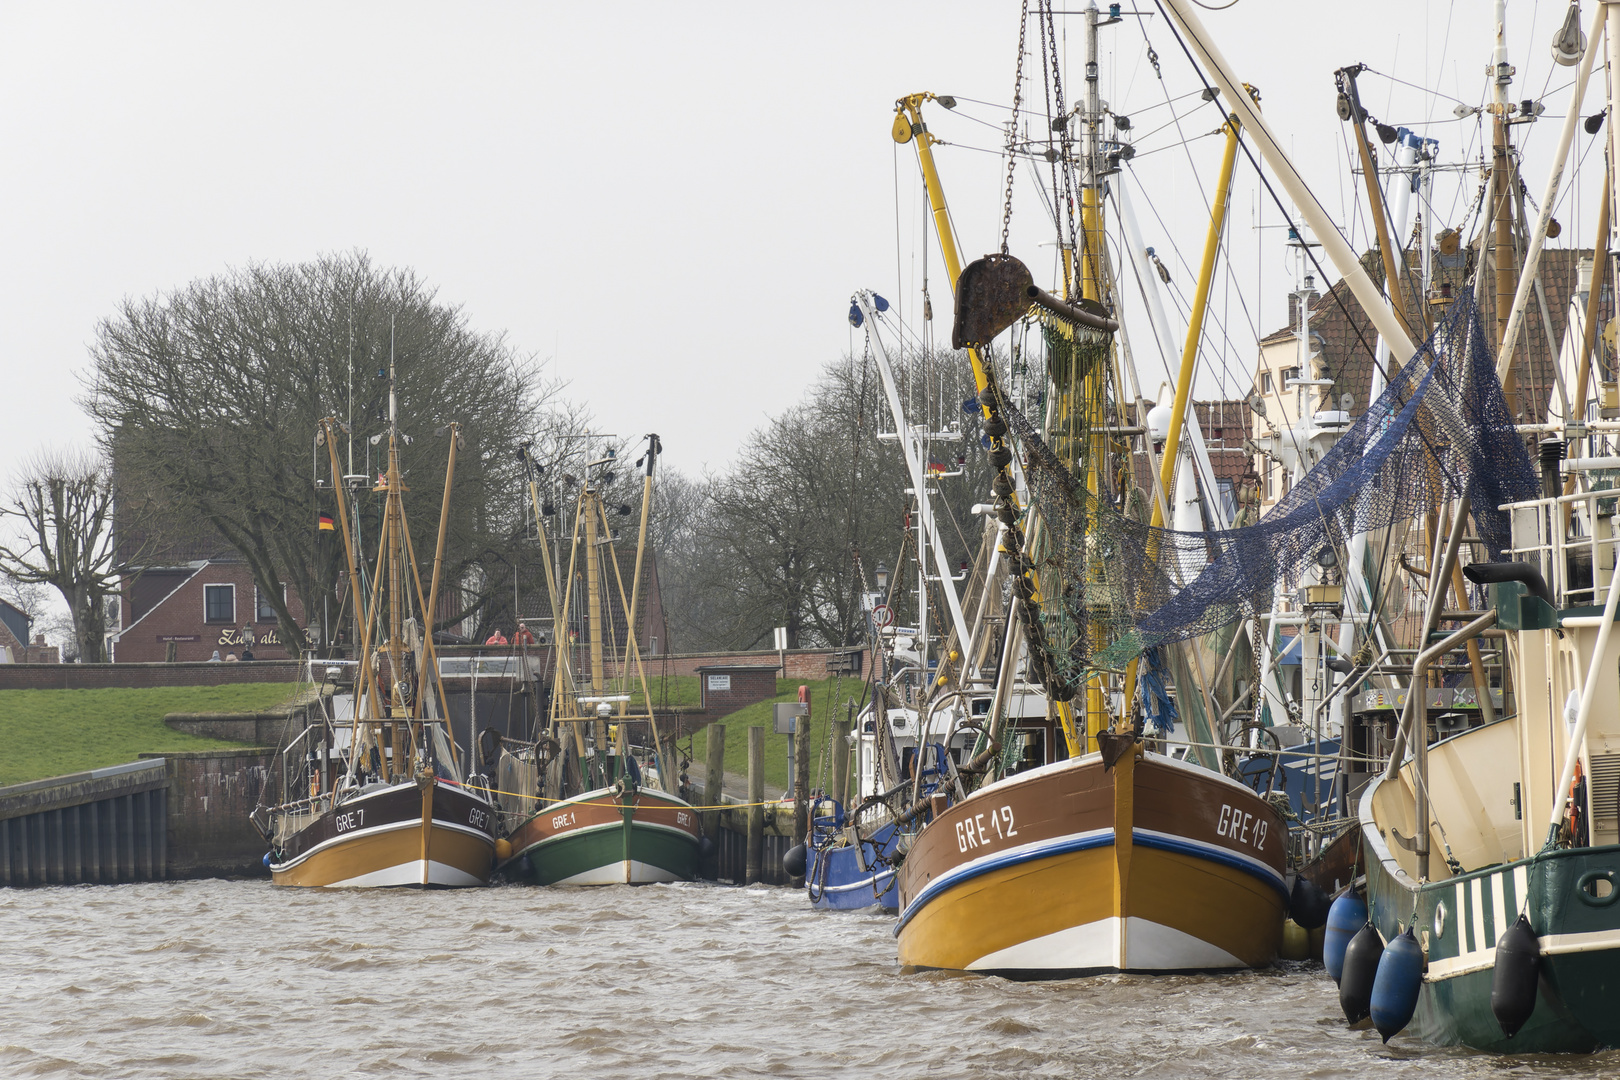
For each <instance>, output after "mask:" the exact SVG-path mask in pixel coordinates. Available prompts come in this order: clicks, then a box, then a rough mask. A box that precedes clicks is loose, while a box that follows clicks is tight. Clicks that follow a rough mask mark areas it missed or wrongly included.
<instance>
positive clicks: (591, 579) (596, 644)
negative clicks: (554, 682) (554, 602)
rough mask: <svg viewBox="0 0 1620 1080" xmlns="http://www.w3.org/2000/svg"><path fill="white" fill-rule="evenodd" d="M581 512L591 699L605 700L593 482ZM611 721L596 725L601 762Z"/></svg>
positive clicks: (598, 501) (582, 500)
mask: <svg viewBox="0 0 1620 1080" xmlns="http://www.w3.org/2000/svg"><path fill="white" fill-rule="evenodd" d="M579 498H580V505H581V512H582V513H583V514H584V515H585V604H586V608H587V610H588V612H589V618H590V624H591V625H590V633H591V696H592V697H601V696H602V692H603V690H604V689H606V688H605V686H604V685H603V680H602V570H601V565H600V560H601V554H600V553H599V552H598V551H597V549H596V540H597V530H596V522H597V519H598V517H600V516H601V497H600V496H599V495H598V494H597V493H596V488H595V487H593V486H592V485H591V484H590V482H589V481H587V482H586V484H585V487H584V490H582V491H581V492H580V496H579ZM607 745H608V737H607V721H606V720H603V719H601V718H600V716H598V719H597V721H596V753H597V756H598V758H600V757H601V755H603V754H605V753H607Z"/></svg>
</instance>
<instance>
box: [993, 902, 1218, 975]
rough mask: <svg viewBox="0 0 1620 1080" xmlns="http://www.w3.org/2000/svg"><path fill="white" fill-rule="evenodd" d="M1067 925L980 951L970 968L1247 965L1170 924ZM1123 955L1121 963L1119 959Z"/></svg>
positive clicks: (1131, 920) (1111, 920) (1113, 920)
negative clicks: (988, 951)
mask: <svg viewBox="0 0 1620 1080" xmlns="http://www.w3.org/2000/svg"><path fill="white" fill-rule="evenodd" d="M1123 922H1124V933H1123V935H1122V934H1121V932H1120V924H1121V920H1120V918H1119V917H1118V916H1110V917H1108V918H1106V919H1099V920H1097V921H1096V922H1092V923H1086V924H1085V925H1084V926H1071V927H1068V928H1067V929H1064V930H1059V931H1057V932H1056V933H1052V934H1046V935H1044V936H1042V937H1038V938H1033V939H1031V940H1029V941H1022V942H1019V943H1018V944H1017V945H1012V946H1009V947H1007V948H1005V949H999V950H997V951H996V952H993V953H989V954H987V955H985V956H981V957H980V958H979V959H977V960H975V961H974V962H973V963H971V964H969V965H968V970H969V971H1120V970H1129V971H1212V970H1223V969H1228V968H1247V967H1248V966H1249V965H1248V964H1245V963H1244V962H1243V961H1241V960H1239V959H1238V958H1237V957H1235V956H1233V955H1232V954H1231V953H1229V952H1227V951H1226V950H1225V949H1222V948H1220V947H1218V946H1215V945H1211V944H1210V943H1209V942H1207V941H1204V940H1202V939H1200V938H1196V937H1194V936H1193V935H1191V934H1188V933H1185V932H1183V931H1181V930H1177V929H1176V928H1175V927H1172V926H1164V925H1163V924H1161V923H1156V922H1151V921H1149V920H1147V919H1142V918H1137V917H1136V916H1134V915H1133V916H1129V917H1127V918H1126V919H1124V920H1123ZM1122 958H1123V962H1122Z"/></svg>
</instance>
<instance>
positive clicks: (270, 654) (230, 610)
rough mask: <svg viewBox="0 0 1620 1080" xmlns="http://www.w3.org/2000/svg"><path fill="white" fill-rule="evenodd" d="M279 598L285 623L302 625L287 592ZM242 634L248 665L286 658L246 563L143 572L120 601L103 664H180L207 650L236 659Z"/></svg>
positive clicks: (202, 563) (222, 561)
mask: <svg viewBox="0 0 1620 1080" xmlns="http://www.w3.org/2000/svg"><path fill="white" fill-rule="evenodd" d="M286 597H287V607H288V610H289V611H290V612H291V613H292V616H293V619H294V620H296V621H297V622H298V623H299V624H300V625H303V623H304V609H303V605H302V603H301V602H300V601H299V597H298V594H297V593H296V592H293V591H291V590H288V592H287V594H286ZM250 627H251V629H252V631H253V637H254V642H255V643H254V645H253V649H252V651H253V658H254V659H256V660H283V659H286V658H287V655H288V653H287V650H286V648H285V647H284V646H283V645H282V644H281V640H280V634H279V630H278V628H277V626H276V616H275V612H274V611H273V610H272V609H271V607H270V605H269V604H268V603H267V602H265V600H264V598H262V597H261V596H260V595H259V590H258V587H257V586H255V585H254V583H253V572H252V571H251V570H249V569H248V567H247V564H246V563H244V562H241V561H240V560H234V559H229V558H224V557H219V558H212V559H198V560H195V561H193V562H190V563H186V564H184V565H180V566H158V567H150V568H148V569H146V570H144V571H143V572H142V573H141V574H140V576H139V577H136V578H135V579H134V580H133V582H132V583H131V584H130V585H128V586H127V587H126V588H125V589H124V592H123V595H122V596H121V597H120V602H119V618H118V629H117V630H115V631H113V633H112V635H111V637H112V657H111V658H112V659H113V660H114V661H116V662H118V663H154V662H158V661H163V660H170V659H172V660H175V661H179V662H181V663H185V662H188V661H197V660H208V659H211V658H212V657H213V654H214V651H215V650H218V651H219V655H220V657H221V658H222V659H223V658H224V657H225V656H227V655H228V654H231V653H235V654H236V656H237V657H238V658H240V657H241V656H242V651H243V648H244V639H245V636H246V635H245V630H246V629H247V628H250ZM171 646H172V649H173V655H172V656H171V655H170V649H171Z"/></svg>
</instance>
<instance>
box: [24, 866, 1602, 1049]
mask: <svg viewBox="0 0 1620 1080" xmlns="http://www.w3.org/2000/svg"><path fill="white" fill-rule="evenodd" d="M892 925H893V919H892V918H888V917H883V916H879V915H875V914H871V915H867V914H850V913H837V912H817V911H812V910H811V909H810V907H809V904H808V903H807V902H806V900H805V898H804V895H803V894H802V893H800V892H795V891H791V890H787V889H769V888H763V887H759V888H748V889H737V888H726V887H719V886H712V885H675V886H646V887H641V888H629V887H616V888H601V889H537V888H528V887H520V886H505V887H498V888H492V889H481V890H466V891H454V892H430V893H421V892H398V891H394V892H365V891H333V892H326V891H320V890H291V889H274V888H272V887H271V886H269V885H268V884H266V883H260V882H229V881H188V882H171V883H155V884H140V885H123V886H78V887H65V888H37V889H9V890H4V891H3V892H0V940H3V942H4V948H0V988H3V989H0V1076H4V1077H97V1078H115V1077H138V1078H148V1077H152V1078H157V1077H162V1078H165V1080H167V1078H189V1077H197V1078H217V1077H276V1078H283V1080H284V1078H288V1077H322V1076H328V1075H332V1076H348V1077H352V1076H398V1077H441V1076H442V1077H467V1076H476V1077H480V1078H486V1080H487V1078H501V1077H590V1078H591V1080H611V1078H617V1077H636V1078H640V1077H806V1078H810V1077H815V1078H823V1077H829V1076H838V1075H860V1076H871V1077H929V1078H934V1077H941V1078H944V1077H996V1078H1010V1077H1024V1076H1032V1077H1045V1076H1050V1077H1065V1078H1073V1077H1222V1078H1228V1077H1231V1078H1238V1077H1286V1078H1288V1080H1305V1078H1316V1077H1357V1078H1359V1077H1368V1076H1399V1077H1422V1078H1424V1080H1430V1078H1446V1077H1483V1076H1497V1075H1512V1076H1514V1077H1523V1078H1529V1077H1564V1076H1592V1077H1597V1076H1614V1075H1616V1074H1620V1051H1611V1052H1606V1053H1602V1054H1597V1055H1593V1056H1589V1057H1553V1056H1544V1057H1498V1056H1494V1055H1487V1054H1479V1053H1475V1052H1473V1051H1469V1050H1462V1049H1456V1048H1433V1047H1424V1046H1421V1045H1419V1044H1417V1043H1415V1042H1413V1041H1412V1040H1410V1039H1407V1038H1405V1037H1403V1036H1396V1038H1395V1039H1394V1040H1393V1041H1392V1042H1391V1044H1390V1045H1388V1046H1385V1045H1383V1044H1382V1043H1381V1042H1380V1040H1379V1037H1378V1035H1377V1034H1376V1033H1375V1032H1374V1031H1372V1030H1371V1029H1370V1028H1368V1027H1366V1026H1363V1027H1362V1028H1360V1029H1349V1028H1347V1027H1346V1026H1345V1024H1344V1023H1343V1021H1342V1019H1341V1018H1340V1013H1339V1007H1338V998H1337V992H1336V989H1335V987H1334V985H1333V983H1332V981H1331V980H1330V979H1329V978H1328V977H1327V975H1326V974H1325V973H1324V972H1323V971H1322V969H1321V967H1320V966H1317V965H1282V966H1279V967H1277V968H1274V969H1271V970H1266V971H1259V972H1253V973H1247V974H1241V975H1231V976H1204V977H1191V976H1172V977H1159V978H1152V977H1139V976H1114V977H1103V978H1091V979H1076V980H1069V981H1065V982H1054V983H1024V984H1020V983H1010V982H1004V981H1001V980H997V979H982V978H975V977H968V976H959V975H947V974H941V973H925V974H901V973H900V972H899V971H898V970H897V969H896V966H895V961H894V956H895V952H894V939H893V937H892V936H891V933H890V930H891V927H892Z"/></svg>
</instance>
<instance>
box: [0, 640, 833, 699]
mask: <svg viewBox="0 0 1620 1080" xmlns="http://www.w3.org/2000/svg"><path fill="white" fill-rule="evenodd" d="M210 651H212V646H210ZM510 651H511V650H510V649H499V648H488V647H465V646H463V647H453V648H441V649H440V650H439V653H440V655H441V656H466V655H470V654H476V653H487V654H491V655H498V654H501V653H506V652H510ZM859 651H860V650H852V649H790V650H788V653H787V670H786V671H785V672H780V671H779V672H778V674H779V675H780V677H781V678H784V679H826V678H830V677H831V676H833V675H836V674H838V673H839V672H838V670H837V669H838V667H839V665H840V664H841V663H843V662H844V661H845V658H846V657H847V656H848V655H849V654H850V653H852V652H859ZM259 653H260V650H258V649H255V650H254V655H255V656H258V655H259ZM123 655H124V653H123V649H120V650H119V658H120V662H119V663H116V664H54V663H52V664H0V690H85V689H95V688H99V687H108V686H121V687H122V686H127V687H140V686H219V685H221V684H224V683H241V682H297V681H298V679H299V678H300V677H301V676H302V673H303V666H302V665H301V664H299V663H297V662H296V661H292V660H269V659H265V660H255V661H253V662H252V663H234V664H230V663H223V662H222V663H218V664H213V663H197V662H185V663H175V664H165V663H161V662H159V663H125V662H123ZM530 655H531V656H535V657H537V663H538V664H539V665H540V670H541V671H543V672H544V673H545V675H544V676H543V677H544V679H545V681H546V682H547V683H549V682H550V681H551V660H550V656H549V650H546V649H539V650H534V649H531V650H530ZM781 655H782V654H780V653H776V652H771V651H763V652H728V653H680V654H671V655H669V656H650V657H647V658H645V660H644V661H643V663H644V665H645V667H646V669H647V677H648V678H650V679H656V678H658V677H659V676H661V675H664V674H669V675H696V674H697V669H698V668H700V667H714V666H719V665H733V664H740V665H748V666H753V665H759V666H766V667H773V668H775V667H777V666H778V665H779V664H780V662H781ZM864 661H865V656H864V653H863V654H862V656H861V671H864V670H865V663H864ZM845 674H850V672H845ZM482 690H483V687H480V698H482ZM774 693H775V691H774V690H773V691H772V695H774ZM772 695H767V696H772ZM754 700H759V699H757V698H756V699H754ZM745 704H746V703H745Z"/></svg>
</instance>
